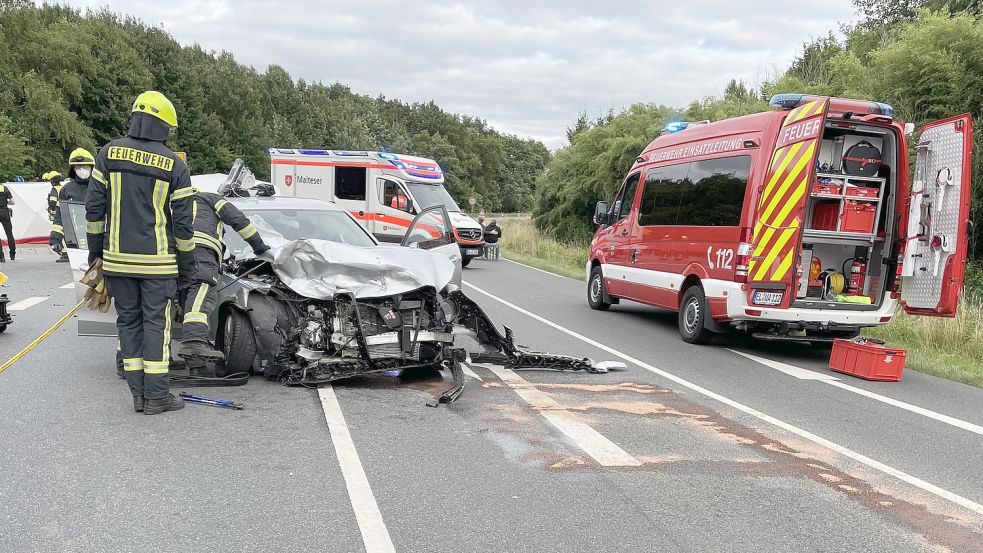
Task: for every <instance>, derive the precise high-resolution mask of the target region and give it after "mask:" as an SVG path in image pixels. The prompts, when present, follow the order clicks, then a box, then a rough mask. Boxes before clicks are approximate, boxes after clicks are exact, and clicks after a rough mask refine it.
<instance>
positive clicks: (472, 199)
mask: <svg viewBox="0 0 983 553" xmlns="http://www.w3.org/2000/svg"><path fill="white" fill-rule="evenodd" d="M477 203H478V200H477V199H475V197H474V196H471V197H470V198H468V205H470V206H471V207H474V206H475V204H477Z"/></svg>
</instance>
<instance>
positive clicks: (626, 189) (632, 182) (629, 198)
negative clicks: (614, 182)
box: [614, 173, 641, 221]
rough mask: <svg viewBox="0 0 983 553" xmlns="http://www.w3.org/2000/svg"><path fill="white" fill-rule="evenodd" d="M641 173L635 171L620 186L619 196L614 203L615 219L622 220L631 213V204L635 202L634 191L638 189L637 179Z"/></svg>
mask: <svg viewBox="0 0 983 553" xmlns="http://www.w3.org/2000/svg"><path fill="white" fill-rule="evenodd" d="M640 177H641V173H635V174H634V175H631V176H629V177H628V180H627V181H625V185H624V186H623V187H622V188H621V196H619V197H618V201H616V202H615V203H614V213H617V217H616V219H617V220H619V221H620V220H622V219H624V218H625V217H627V216H628V214H629V213H631V207H632V204H633V203H635V191H636V190H638V180H639V178H640Z"/></svg>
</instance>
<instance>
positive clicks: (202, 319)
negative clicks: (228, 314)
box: [181, 246, 219, 342]
mask: <svg viewBox="0 0 983 553" xmlns="http://www.w3.org/2000/svg"><path fill="white" fill-rule="evenodd" d="M195 260H196V261H197V262H198V270H197V272H196V273H195V278H194V284H192V285H191V287H190V288H188V292H187V294H188V296H187V298H185V300H184V326H183V327H182V328H181V341H184V342H188V341H191V340H200V341H202V342H207V341H208V315H209V314H210V313H211V312H212V310H213V309H215V295H216V294H215V285H217V284H218V274H219V267H218V255H217V254H216V253H215V251H214V250H210V249H208V248H204V247H201V246H198V247H196V248H195Z"/></svg>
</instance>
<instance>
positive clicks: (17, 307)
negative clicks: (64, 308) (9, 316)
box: [7, 296, 49, 311]
mask: <svg viewBox="0 0 983 553" xmlns="http://www.w3.org/2000/svg"><path fill="white" fill-rule="evenodd" d="M48 297H49V296H34V297H33V298H26V299H22V300H20V301H19V302H17V303H12V304H10V305H8V306H7V311H24V310H25V309H28V308H30V307H34V306H35V305H37V304H39V303H41V302H43V301H44V300H46V299H48Z"/></svg>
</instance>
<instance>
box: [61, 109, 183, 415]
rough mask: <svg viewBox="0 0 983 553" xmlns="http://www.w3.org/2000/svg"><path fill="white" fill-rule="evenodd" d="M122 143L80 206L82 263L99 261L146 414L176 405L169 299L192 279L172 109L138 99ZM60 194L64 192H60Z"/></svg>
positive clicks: (101, 164)
mask: <svg viewBox="0 0 983 553" xmlns="http://www.w3.org/2000/svg"><path fill="white" fill-rule="evenodd" d="M131 113H132V116H131V117H130V128H129V130H128V131H127V136H126V137H124V138H120V139H117V140H114V141H112V142H110V143H109V144H106V145H105V146H104V147H103V148H102V150H100V151H99V156H98V158H97V159H96V164H95V169H94V170H93V172H92V181H93V184H92V186H91V187H90V189H89V197H88V198H87V199H86V202H85V220H86V235H87V237H88V244H89V263H90V264H94V263H96V262H97V261H96V260H97V259H101V260H102V267H103V274H104V275H105V278H106V284H107V286H108V288H109V293H110V295H112V297H113V299H114V300H115V301H116V311H117V318H116V328H117V330H118V331H119V339H120V348H121V350H122V353H123V369H124V373H125V376H126V382H127V384H128V385H129V387H130V392H131V393H132V394H133V408H134V410H136V411H138V412H139V411H143V413H144V414H147V415H155V414H158V413H163V412H165V411H175V410H178V409H181V408H183V407H184V403H183V402H182V401H181V400H180V399H178V398H176V397H174V395H172V394H170V393H169V392H170V390H169V385H168V368H169V364H170V357H171V355H170V348H171V326H172V322H173V319H174V302H173V298H174V297H175V296H176V295H177V291H178V280H179V277H180V278H181V279H182V281H183V280H185V279H190V277H191V276H192V275H193V274H194V256H193V253H192V250H193V249H194V242H193V241H192V237H193V229H192V224H193V214H192V210H193V207H192V206H193V203H194V189H192V188H191V177H190V176H189V174H188V166H187V165H186V164H185V163H184V161H182V160H181V159H180V158H178V156H177V155H175V153H174V152H173V151H171V150H170V149H169V148H168V147H167V146H165V145H164V141H165V140H167V136H168V134H169V133H170V131H171V129H172V128H175V127H177V114H176V112H175V110H174V105H173V104H171V102H170V100H168V99H167V98H166V97H165V96H164V95H163V94H161V93H160V92H156V91H148V92H144V93H143V94H141V95H140V96H138V97H137V99H136V101H135V102H134V103H133V109H132V110H131ZM62 195H64V190H62Z"/></svg>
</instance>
